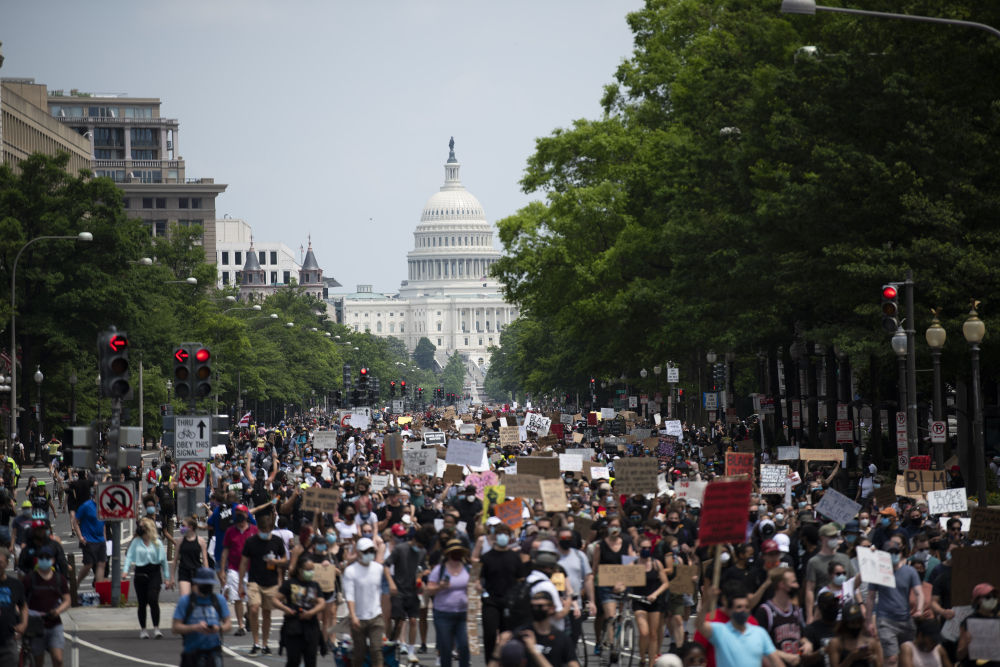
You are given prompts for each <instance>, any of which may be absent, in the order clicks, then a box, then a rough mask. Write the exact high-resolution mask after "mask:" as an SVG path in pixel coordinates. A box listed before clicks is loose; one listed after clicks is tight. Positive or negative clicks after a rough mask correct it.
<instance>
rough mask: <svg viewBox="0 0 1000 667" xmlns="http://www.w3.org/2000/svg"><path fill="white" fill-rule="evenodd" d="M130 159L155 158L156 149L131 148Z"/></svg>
mask: <svg viewBox="0 0 1000 667" xmlns="http://www.w3.org/2000/svg"><path fill="white" fill-rule="evenodd" d="M132 159H133V160H155V159H156V151H155V150H154V149H151V148H133V149H132Z"/></svg>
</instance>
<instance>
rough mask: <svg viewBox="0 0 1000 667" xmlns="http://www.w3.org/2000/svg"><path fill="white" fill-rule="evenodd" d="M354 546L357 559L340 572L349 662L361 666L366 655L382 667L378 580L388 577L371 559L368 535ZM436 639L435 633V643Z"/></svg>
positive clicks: (382, 627) (382, 624)
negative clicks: (348, 624)
mask: <svg viewBox="0 0 1000 667" xmlns="http://www.w3.org/2000/svg"><path fill="white" fill-rule="evenodd" d="M356 549H357V552H358V559H357V560H356V561H354V562H353V563H351V564H350V565H348V566H347V569H345V570H344V575H343V586H344V598H345V599H346V600H347V611H348V615H349V616H350V622H351V642H352V644H353V651H352V661H353V665H354V667H362V665H363V664H364V663H365V658H366V657H367V658H368V659H369V660H370V663H371V665H372V667H382V664H383V661H382V637H383V635H384V634H385V621H384V620H383V618H382V581H383V580H386V581H391V579H390V577H389V572H388V570H386V569H385V567H383V566H382V564H381V563H377V562H375V543H374V542H372V540H371V539H370V538H367V537H362V538H361V539H359V540H358V542H357V545H356ZM394 586H395V585H394V584H393V587H394ZM436 621H437V615H436V614H435V622H436ZM440 641H441V639H440V636H439V637H438V642H439V644H440ZM449 655H450V654H449Z"/></svg>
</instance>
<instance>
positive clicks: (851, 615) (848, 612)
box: [826, 604, 884, 667]
mask: <svg viewBox="0 0 1000 667" xmlns="http://www.w3.org/2000/svg"><path fill="white" fill-rule="evenodd" d="M826 650H827V654H828V655H829V657H830V667H882V665H883V662H884V656H883V654H882V645H881V644H880V643H879V640H878V638H877V637H874V636H872V635H870V634H866V633H865V615H864V613H863V612H862V611H861V607H859V606H858V605H856V604H852V605H848V606H847V607H846V608H845V609H844V613H843V617H842V618H841V620H840V623H838V624H837V630H836V634H835V635H834V637H833V639H831V640H830V643H829V644H827V646H826Z"/></svg>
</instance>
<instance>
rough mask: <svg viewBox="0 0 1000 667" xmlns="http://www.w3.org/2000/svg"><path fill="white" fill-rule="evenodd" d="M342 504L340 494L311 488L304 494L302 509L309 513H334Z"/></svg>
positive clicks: (331, 490) (332, 490)
mask: <svg viewBox="0 0 1000 667" xmlns="http://www.w3.org/2000/svg"><path fill="white" fill-rule="evenodd" d="M339 504H340V492H339V491H337V490H336V489H323V488H320V487H318V486H311V487H309V488H308V489H306V490H305V491H304V492H303V493H302V509H303V510H305V511H307V512H309V511H314V512H323V513H332V512H336V511H337V506H338V505H339Z"/></svg>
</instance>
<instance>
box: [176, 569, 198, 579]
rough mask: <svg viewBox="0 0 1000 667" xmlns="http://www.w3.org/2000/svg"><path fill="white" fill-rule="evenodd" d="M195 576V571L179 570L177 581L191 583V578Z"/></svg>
mask: <svg viewBox="0 0 1000 667" xmlns="http://www.w3.org/2000/svg"><path fill="white" fill-rule="evenodd" d="M193 576H194V571H193V570H189V569H187V568H186V567H178V568H177V581H187V582H190V581H191V577H193Z"/></svg>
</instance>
